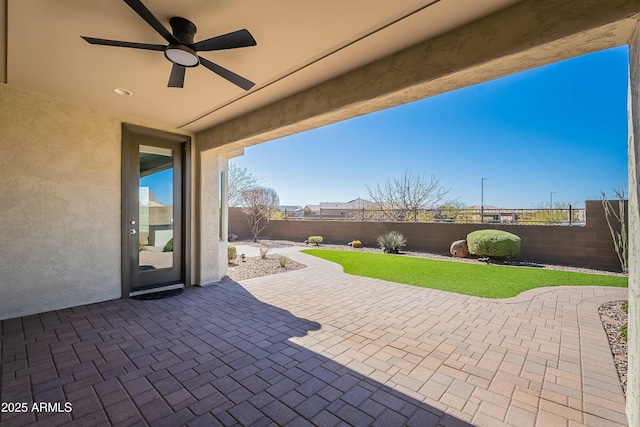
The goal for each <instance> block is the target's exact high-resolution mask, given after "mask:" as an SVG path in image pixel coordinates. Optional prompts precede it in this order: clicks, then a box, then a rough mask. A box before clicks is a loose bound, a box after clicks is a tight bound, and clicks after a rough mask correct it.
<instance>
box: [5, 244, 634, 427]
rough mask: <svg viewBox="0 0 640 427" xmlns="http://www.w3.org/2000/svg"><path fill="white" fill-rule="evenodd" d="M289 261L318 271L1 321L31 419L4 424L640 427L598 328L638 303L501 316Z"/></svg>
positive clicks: (562, 304)
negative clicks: (633, 426) (631, 418)
mask: <svg viewBox="0 0 640 427" xmlns="http://www.w3.org/2000/svg"><path fill="white" fill-rule="evenodd" d="M282 252H284V253H286V254H287V255H288V256H290V257H291V258H293V259H295V260H297V261H300V262H303V263H305V264H307V265H308V267H307V268H305V269H303V270H298V271H293V272H289V273H285V274H279V275H274V276H269V277H263V278H256V279H251V280H246V281H243V282H242V283H241V284H238V283H235V282H230V281H229V282H225V283H222V284H218V285H213V286H209V287H205V288H197V287H196V288H189V289H187V290H186V291H185V292H184V293H183V294H182V295H179V296H176V297H173V298H168V299H164V300H156V301H136V300H131V299H127V300H116V301H110V302H105V303H100V304H92V305H87V306H82V307H77V308H72V309H67V310H59V311H55V312H49V313H43V314H40V315H35V316H28V317H23V318H18V319H11V320H5V321H3V322H2V324H1V326H2V331H1V332H2V342H1V346H2V347H1V349H0V354H1V365H0V366H1V368H0V369H1V374H2V377H1V378H2V380H1V381H2V383H1V388H0V393H1V395H0V397H1V400H2V402H25V403H28V405H29V408H28V409H29V410H27V412H26V413H7V412H2V413H0V424H1V425H2V426H5V425H7V426H11V425H26V424H30V423H36V424H37V425H46V426H55V425H79V426H90V425H109V424H111V425H148V424H151V425H168V426H180V425H193V426H196V425H207V426H211V425H255V426H266V425H286V426H297V425H301V426H302V425H319V426H334V425H363V426H365V425H380V426H394V425H409V426H437V425H441V426H468V425H470V424H472V425H477V426H493V425H499V426H502V425H514V426H518V427H526V426H545V427H547V426H565V427H568V426H578V425H589V426H601V425H602V426H616V425H626V417H625V415H624V397H623V395H622V391H621V388H620V384H619V381H618V378H617V373H616V371H615V368H614V366H613V361H612V357H611V353H610V351H609V347H608V343H607V338H606V336H605V334H604V331H603V328H602V325H601V323H600V319H599V316H598V312H597V308H598V307H599V306H600V305H601V304H602V303H604V302H606V301H610V300H616V299H626V298H627V290H626V289H619V288H590V287H584V288H574V287H566V288H547V289H538V290H533V291H528V292H526V293H524V294H521V295H519V296H518V297H515V298H512V299H508V300H487V299H481V298H476V297H470V296H463V295H457V294H450V293H446V292H441V291H435V290H429V289H424V288H417V287H411V286H406V285H400V284H394V283H389V282H384V281H380V280H375V279H368V278H362V277H355V276H349V275H346V274H344V273H343V272H342V271H341V267H339V266H338V265H336V264H332V263H329V262H327V261H324V260H321V259H318V258H314V257H310V256H307V255H305V254H302V253H299V252H297V251H295V250H293V249H289V250H283V251H282ZM32 402H45V403H47V402H48V403H55V402H59V403H60V404H61V407H60V412H52V409H56V408H51V407H50V408H48V411H44V412H37V411H36V412H33V411H32V410H31V409H32V407H31V406H30V405H31V404H32ZM66 402H69V403H71V405H72V411H71V412H64V409H65V407H64V403H66Z"/></svg>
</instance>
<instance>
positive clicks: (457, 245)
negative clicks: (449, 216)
mask: <svg viewBox="0 0 640 427" xmlns="http://www.w3.org/2000/svg"><path fill="white" fill-rule="evenodd" d="M449 252H450V253H451V256H453V257H456V258H466V257H468V256H469V248H468V247H467V241H466V240H456V241H455V242H453V243H452V244H451V247H450V248H449Z"/></svg>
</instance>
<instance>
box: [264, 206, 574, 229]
mask: <svg viewBox="0 0 640 427" xmlns="http://www.w3.org/2000/svg"><path fill="white" fill-rule="evenodd" d="M271 219H273V220H295V221H305V220H310V221H355V222H424V223H452V224H512V225H585V210H584V208H574V207H572V206H569V207H568V208H564V209H487V208H485V209H482V208H480V209H453V208H437V209H411V210H407V209H364V208H363V209H320V210H319V211H316V212H309V211H307V212H303V211H287V210H284V211H280V212H277V213H275V214H274V215H273V216H272V218H271Z"/></svg>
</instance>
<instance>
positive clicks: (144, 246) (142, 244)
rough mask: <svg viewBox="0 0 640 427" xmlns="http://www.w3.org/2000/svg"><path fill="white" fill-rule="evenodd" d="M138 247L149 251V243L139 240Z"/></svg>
mask: <svg viewBox="0 0 640 427" xmlns="http://www.w3.org/2000/svg"><path fill="white" fill-rule="evenodd" d="M138 248H139V249H140V250H139V252H142V251H148V250H149V248H148V247H147V245H146V244H145V243H142V242H138Z"/></svg>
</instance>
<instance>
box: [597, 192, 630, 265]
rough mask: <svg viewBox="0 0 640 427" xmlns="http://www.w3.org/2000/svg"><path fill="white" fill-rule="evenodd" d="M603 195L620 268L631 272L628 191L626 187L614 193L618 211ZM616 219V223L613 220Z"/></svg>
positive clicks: (605, 211)
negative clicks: (626, 207)
mask: <svg viewBox="0 0 640 427" xmlns="http://www.w3.org/2000/svg"><path fill="white" fill-rule="evenodd" d="M600 192H601V193H602V207H603V208H604V214H605V217H606V218H607V225H609V231H610V232H611V238H612V239H613V247H614V248H615V250H616V253H617V254H618V259H619V260H620V267H622V271H623V272H624V273H626V272H628V271H629V253H628V250H627V249H628V244H629V239H628V237H627V225H626V215H625V202H626V198H627V197H626V193H627V192H626V190H625V188H624V187H621V188H619V189H614V190H613V192H614V193H615V195H616V198H617V199H618V210H617V211H616V210H615V209H614V208H613V205H612V204H611V201H610V200H609V199H607V196H606V194H605V193H604V191H600ZM612 217H613V218H615V221H614V220H613V218H612Z"/></svg>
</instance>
